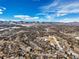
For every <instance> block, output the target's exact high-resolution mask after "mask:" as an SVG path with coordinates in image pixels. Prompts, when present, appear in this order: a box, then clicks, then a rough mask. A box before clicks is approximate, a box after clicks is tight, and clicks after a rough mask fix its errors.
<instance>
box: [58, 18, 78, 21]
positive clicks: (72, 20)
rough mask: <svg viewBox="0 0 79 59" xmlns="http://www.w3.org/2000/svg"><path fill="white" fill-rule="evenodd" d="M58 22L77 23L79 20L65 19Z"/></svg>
mask: <svg viewBox="0 0 79 59" xmlns="http://www.w3.org/2000/svg"><path fill="white" fill-rule="evenodd" d="M59 22H79V18H76V19H75V18H65V19H63V20H59Z"/></svg>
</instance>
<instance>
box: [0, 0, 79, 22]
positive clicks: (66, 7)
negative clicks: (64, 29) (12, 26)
mask: <svg viewBox="0 0 79 59" xmlns="http://www.w3.org/2000/svg"><path fill="white" fill-rule="evenodd" d="M0 21H40V22H79V0H0Z"/></svg>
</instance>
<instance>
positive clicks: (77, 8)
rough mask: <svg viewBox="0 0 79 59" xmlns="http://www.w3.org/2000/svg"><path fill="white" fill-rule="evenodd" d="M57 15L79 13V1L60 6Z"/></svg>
mask: <svg viewBox="0 0 79 59" xmlns="http://www.w3.org/2000/svg"><path fill="white" fill-rule="evenodd" d="M58 8H59V10H58V11H57V16H64V15H68V14H70V13H79V3H77V2H76V3H71V4H68V5H67V4H66V5H63V6H59V7H58Z"/></svg>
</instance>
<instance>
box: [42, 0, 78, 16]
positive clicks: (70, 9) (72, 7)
mask: <svg viewBox="0 0 79 59" xmlns="http://www.w3.org/2000/svg"><path fill="white" fill-rule="evenodd" d="M61 2H62V0H55V1H54V2H52V3H51V4H49V5H46V6H43V7H41V10H42V13H41V14H48V13H50V12H51V13H52V15H55V17H59V16H65V15H68V14H72V13H79V2H72V3H67V4H66V3H63V4H61ZM53 13H55V14H53Z"/></svg>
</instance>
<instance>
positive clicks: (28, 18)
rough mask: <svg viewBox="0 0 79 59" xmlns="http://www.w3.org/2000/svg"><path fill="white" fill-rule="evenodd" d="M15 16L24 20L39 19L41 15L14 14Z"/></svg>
mask: <svg viewBox="0 0 79 59" xmlns="http://www.w3.org/2000/svg"><path fill="white" fill-rule="evenodd" d="M14 17H15V18H20V19H22V20H37V19H39V17H32V16H28V15H14Z"/></svg>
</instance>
